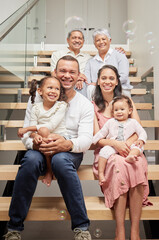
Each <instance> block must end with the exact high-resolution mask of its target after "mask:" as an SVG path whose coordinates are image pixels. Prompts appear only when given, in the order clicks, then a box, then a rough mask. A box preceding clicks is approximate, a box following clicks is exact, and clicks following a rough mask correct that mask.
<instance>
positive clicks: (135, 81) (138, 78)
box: [129, 77, 141, 84]
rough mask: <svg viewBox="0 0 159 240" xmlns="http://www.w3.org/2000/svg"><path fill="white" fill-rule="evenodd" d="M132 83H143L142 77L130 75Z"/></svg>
mask: <svg viewBox="0 0 159 240" xmlns="http://www.w3.org/2000/svg"><path fill="white" fill-rule="evenodd" d="M129 80H130V83H134V84H135V83H136V84H137V83H141V77H129Z"/></svg>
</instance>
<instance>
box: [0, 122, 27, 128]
mask: <svg viewBox="0 0 159 240" xmlns="http://www.w3.org/2000/svg"><path fill="white" fill-rule="evenodd" d="M0 125H4V126H5V127H6V128H15V127H23V125H24V120H0Z"/></svg>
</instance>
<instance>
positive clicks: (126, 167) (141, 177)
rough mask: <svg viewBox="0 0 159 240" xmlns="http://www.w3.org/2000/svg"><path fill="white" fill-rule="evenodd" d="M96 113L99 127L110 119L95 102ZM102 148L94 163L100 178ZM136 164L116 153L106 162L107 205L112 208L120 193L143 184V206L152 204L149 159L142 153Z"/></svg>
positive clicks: (104, 186) (97, 150) (97, 152)
mask: <svg viewBox="0 0 159 240" xmlns="http://www.w3.org/2000/svg"><path fill="white" fill-rule="evenodd" d="M94 110H95V114H96V116H97V120H98V124H99V128H100V129H101V128H102V127H103V125H104V123H105V122H106V121H107V120H108V119H109V118H107V117H105V116H104V115H103V114H102V113H100V112H98V107H97V106H96V105H95V104H94ZM99 151H100V148H98V149H96V150H95V151H94V155H95V160H94V164H93V172H94V175H95V176H96V177H97V178H98V157H99ZM138 159H139V160H138V161H136V162H135V164H130V163H127V162H126V161H125V159H124V157H122V156H120V155H118V154H114V155H112V156H111V157H110V158H109V159H108V161H107V164H106V169H105V178H106V183H105V184H104V185H103V186H102V192H103V194H104V197H105V205H106V207H108V208H112V207H113V205H114V202H115V200H116V199H118V198H119V196H120V195H122V194H124V193H126V192H128V191H129V189H130V188H133V187H135V186H137V185H138V184H142V185H143V186H144V196H143V206H147V205H152V204H151V203H150V202H149V201H148V199H147V197H148V194H149V186H148V179H147V160H146V158H145V157H144V155H143V154H142V155H141V157H139V158H138Z"/></svg>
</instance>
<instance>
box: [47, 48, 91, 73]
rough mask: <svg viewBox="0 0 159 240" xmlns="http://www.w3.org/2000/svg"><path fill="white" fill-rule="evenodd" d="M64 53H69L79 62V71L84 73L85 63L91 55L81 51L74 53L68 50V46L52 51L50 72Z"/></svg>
mask: <svg viewBox="0 0 159 240" xmlns="http://www.w3.org/2000/svg"><path fill="white" fill-rule="evenodd" d="M65 55H70V56H72V57H74V58H76V59H77V60H78V62H79V66H80V72H81V73H84V70H85V67H86V63H87V62H88V60H89V59H90V58H91V56H90V55H89V54H86V53H83V52H80V53H79V54H77V55H75V54H74V52H72V51H70V50H69V49H68V48H67V49H64V50H59V51H56V52H53V54H52V56H51V72H53V71H54V69H55V68H56V64H57V61H58V60H59V59H60V58H61V57H63V56H65Z"/></svg>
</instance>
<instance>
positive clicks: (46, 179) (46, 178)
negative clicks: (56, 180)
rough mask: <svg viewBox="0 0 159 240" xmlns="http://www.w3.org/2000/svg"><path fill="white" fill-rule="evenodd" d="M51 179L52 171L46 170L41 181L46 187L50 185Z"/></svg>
mask: <svg viewBox="0 0 159 240" xmlns="http://www.w3.org/2000/svg"><path fill="white" fill-rule="evenodd" d="M52 179H53V175H52V173H50V172H47V173H46V174H45V176H44V178H43V179H42V182H43V183H44V184H46V185H47V186H48V187H50V185H51V181H52Z"/></svg>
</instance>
